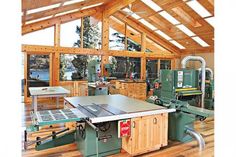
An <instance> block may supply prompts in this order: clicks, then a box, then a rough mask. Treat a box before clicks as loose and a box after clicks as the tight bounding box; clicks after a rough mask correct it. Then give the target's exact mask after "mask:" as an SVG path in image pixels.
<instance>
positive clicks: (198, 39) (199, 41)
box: [192, 37, 209, 47]
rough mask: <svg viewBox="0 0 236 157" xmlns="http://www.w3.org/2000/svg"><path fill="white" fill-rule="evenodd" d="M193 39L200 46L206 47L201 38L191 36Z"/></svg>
mask: <svg viewBox="0 0 236 157" xmlns="http://www.w3.org/2000/svg"><path fill="white" fill-rule="evenodd" d="M192 38H193V40H195V41H196V42H197V43H199V44H200V45H201V46H202V47H208V46H209V45H208V44H207V43H206V42H205V41H203V40H202V39H201V38H199V37H192Z"/></svg>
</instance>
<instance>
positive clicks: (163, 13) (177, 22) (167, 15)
mask: <svg viewBox="0 0 236 157" xmlns="http://www.w3.org/2000/svg"><path fill="white" fill-rule="evenodd" d="M159 14H160V15H161V16H163V17H164V18H166V19H167V20H168V21H169V22H171V23H172V24H173V25H177V24H179V23H180V22H179V21H178V20H176V19H175V18H174V17H173V16H171V15H170V14H168V13H167V12H166V11H162V12H160V13H159Z"/></svg>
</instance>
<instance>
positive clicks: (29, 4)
mask: <svg viewBox="0 0 236 157" xmlns="http://www.w3.org/2000/svg"><path fill="white" fill-rule="evenodd" d="M66 1H71V0H21V4H22V11H24V10H31V9H37V8H41V7H45V6H49V5H53V4H57V3H63V2H66Z"/></svg>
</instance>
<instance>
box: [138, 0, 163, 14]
mask: <svg viewBox="0 0 236 157" xmlns="http://www.w3.org/2000/svg"><path fill="white" fill-rule="evenodd" d="M141 1H142V2H143V3H145V4H146V5H147V6H149V7H150V8H152V9H153V10H154V11H155V12H158V11H161V10H162V8H161V7H159V6H158V5H157V4H156V3H154V2H153V1H152V0H141Z"/></svg>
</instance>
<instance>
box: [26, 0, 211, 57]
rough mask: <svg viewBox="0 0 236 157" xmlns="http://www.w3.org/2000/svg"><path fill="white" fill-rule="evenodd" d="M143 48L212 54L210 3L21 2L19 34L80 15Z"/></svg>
mask: <svg viewBox="0 0 236 157" xmlns="http://www.w3.org/2000/svg"><path fill="white" fill-rule="evenodd" d="M102 12H104V13H105V15H107V16H110V26H111V27H112V28H113V29H115V30H117V31H119V32H121V33H123V32H124V31H125V30H124V27H123V25H122V23H123V24H127V25H128V26H130V29H129V30H128V34H127V36H128V37H130V38H131V39H132V40H134V41H136V42H138V43H140V42H141V34H140V33H142V32H144V33H145V34H146V35H147V38H148V39H149V40H147V48H149V49H150V50H152V51H155V50H157V49H160V48H159V47H158V45H161V46H162V47H164V48H165V49H167V50H168V51H169V52H171V53H182V54H184V53H201V52H214V27H213V26H214V23H213V19H214V0H22V34H27V33H31V32H34V31H37V30H41V29H45V28H48V27H51V26H54V24H55V23H58V22H59V23H66V22H69V21H73V20H76V19H79V18H81V17H84V16H93V17H94V18H96V19H97V20H98V21H100V20H101V16H102V14H101V13H102ZM168 51H166V52H168Z"/></svg>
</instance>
